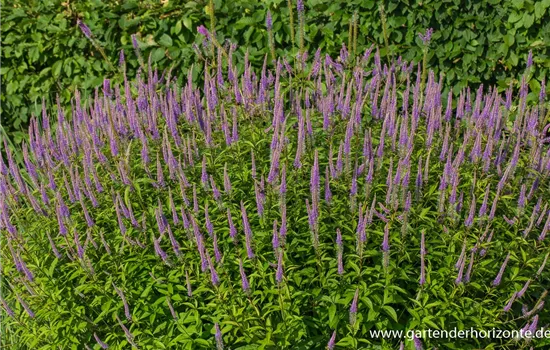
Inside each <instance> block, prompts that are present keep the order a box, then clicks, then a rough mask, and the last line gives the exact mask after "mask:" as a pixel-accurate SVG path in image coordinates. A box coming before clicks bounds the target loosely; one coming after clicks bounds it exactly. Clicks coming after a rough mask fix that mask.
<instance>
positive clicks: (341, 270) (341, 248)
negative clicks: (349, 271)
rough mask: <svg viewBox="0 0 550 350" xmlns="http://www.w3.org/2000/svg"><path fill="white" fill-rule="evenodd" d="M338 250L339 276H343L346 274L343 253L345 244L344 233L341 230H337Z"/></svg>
mask: <svg viewBox="0 0 550 350" xmlns="http://www.w3.org/2000/svg"><path fill="white" fill-rule="evenodd" d="M336 249H337V254H338V257H337V260H338V261H337V264H338V274H339V275H340V276H341V275H343V274H344V263H343V252H344V244H343V242H342V233H341V232H340V229H336Z"/></svg>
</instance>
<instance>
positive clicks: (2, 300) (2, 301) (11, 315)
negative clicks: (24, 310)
mask: <svg viewBox="0 0 550 350" xmlns="http://www.w3.org/2000/svg"><path fill="white" fill-rule="evenodd" d="M0 303H1V304H2V306H3V307H4V309H5V310H6V313H7V314H8V316H10V317H12V318H15V313H14V312H13V310H12V309H11V308H10V307H9V305H8V303H6V301H5V300H4V299H2V297H0Z"/></svg>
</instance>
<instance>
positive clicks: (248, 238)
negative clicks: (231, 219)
mask: <svg viewBox="0 0 550 350" xmlns="http://www.w3.org/2000/svg"><path fill="white" fill-rule="evenodd" d="M241 218H242V221H243V228H244V237H245V242H246V253H247V254H248V258H249V259H254V252H253V251H252V229H251V228H250V224H249V222H248V216H247V215H246V208H245V207H244V203H243V202H242V201H241Z"/></svg>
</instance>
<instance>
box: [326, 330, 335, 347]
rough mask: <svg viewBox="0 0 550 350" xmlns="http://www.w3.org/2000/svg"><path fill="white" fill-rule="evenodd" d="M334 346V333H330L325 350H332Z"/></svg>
mask: <svg viewBox="0 0 550 350" xmlns="http://www.w3.org/2000/svg"><path fill="white" fill-rule="evenodd" d="M335 345H336V331H334V332H332V336H331V337H330V340H329V341H328V344H327V350H334V346H335Z"/></svg>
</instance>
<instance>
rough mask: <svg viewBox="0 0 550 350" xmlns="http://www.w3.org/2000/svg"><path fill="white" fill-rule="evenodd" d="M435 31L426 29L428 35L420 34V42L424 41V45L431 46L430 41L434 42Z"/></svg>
mask: <svg viewBox="0 0 550 350" xmlns="http://www.w3.org/2000/svg"><path fill="white" fill-rule="evenodd" d="M433 32H434V30H433V28H428V29H426V33H425V34H422V33H418V37H419V38H420V40H422V43H423V44H424V45H425V46H427V45H429V44H430V41H431V40H432V34H433Z"/></svg>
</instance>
